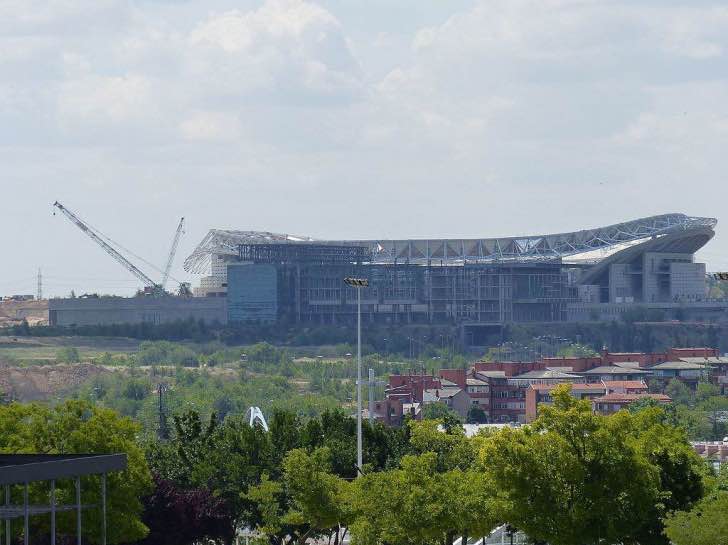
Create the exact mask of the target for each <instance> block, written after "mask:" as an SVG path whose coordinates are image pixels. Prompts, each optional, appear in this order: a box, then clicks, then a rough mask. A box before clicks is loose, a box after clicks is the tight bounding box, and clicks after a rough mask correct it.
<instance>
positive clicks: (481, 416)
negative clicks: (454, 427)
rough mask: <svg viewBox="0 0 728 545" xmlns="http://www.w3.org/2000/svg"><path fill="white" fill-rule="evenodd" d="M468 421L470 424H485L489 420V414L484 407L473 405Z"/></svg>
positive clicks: (469, 411)
mask: <svg viewBox="0 0 728 545" xmlns="http://www.w3.org/2000/svg"><path fill="white" fill-rule="evenodd" d="M466 422H467V423H468V424H485V423H487V422H488V415H486V414H485V411H484V410H483V409H481V408H480V407H478V406H477V405H473V406H472V407H470V409H469V410H468V418H467V419H466Z"/></svg>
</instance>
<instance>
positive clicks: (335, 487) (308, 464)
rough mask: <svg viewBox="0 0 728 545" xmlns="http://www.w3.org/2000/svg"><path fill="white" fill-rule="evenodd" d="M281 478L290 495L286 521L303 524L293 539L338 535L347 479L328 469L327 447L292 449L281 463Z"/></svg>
mask: <svg viewBox="0 0 728 545" xmlns="http://www.w3.org/2000/svg"><path fill="white" fill-rule="evenodd" d="M283 467H284V482H285V484H286V489H287V492H288V494H289V496H290V498H291V508H290V511H289V512H288V514H287V515H286V517H285V518H286V520H287V522H288V523H289V524H295V525H297V526H300V527H302V531H301V534H300V535H299V537H298V539H297V540H296V541H295V543H299V544H303V543H306V542H307V540H308V539H309V538H314V537H316V536H318V535H322V534H323V535H327V536H330V535H332V534H333V533H336V536H337V541H338V535H339V534H340V532H341V529H342V527H344V526H346V523H347V521H346V516H347V510H346V505H345V502H344V501H343V499H342V498H343V495H344V489H345V487H346V486H348V483H347V482H346V481H344V480H343V479H341V478H340V477H337V476H336V475H333V474H332V473H331V452H330V451H329V449H328V448H326V447H324V448H320V449H316V450H314V451H313V452H312V453H311V454H309V453H307V452H306V451H304V450H302V449H295V450H292V451H290V452H289V453H288V454H287V455H286V459H285V460H284V463H283Z"/></svg>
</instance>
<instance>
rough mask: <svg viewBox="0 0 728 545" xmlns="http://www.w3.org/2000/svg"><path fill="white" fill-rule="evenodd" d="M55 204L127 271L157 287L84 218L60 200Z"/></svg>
mask: <svg viewBox="0 0 728 545" xmlns="http://www.w3.org/2000/svg"><path fill="white" fill-rule="evenodd" d="M53 206H55V207H56V208H58V210H60V211H61V212H63V215H64V216H66V217H67V218H68V219H69V220H71V221H72V222H73V223H74V224H75V225H76V227H78V228H79V229H81V231H83V232H84V233H86V234H87V235H88V236H89V238H91V240H93V241H94V242H95V243H96V244H98V245H99V246H101V247H102V248H103V249H104V251H106V253H107V254H109V255H110V256H111V257H113V258H114V259H115V260H116V261H117V262H118V263H120V264H121V265H122V266H123V267H124V268H125V269H126V270H127V271H129V272H130V273H132V274H133V275H134V276H136V277H137V278H138V279H139V280H141V281H142V282H144V284H145V285H146V286H148V287H150V288H155V287H156V286H157V284H156V282H154V280H152V279H151V278H149V277H148V276H147V275H146V274H144V273H143V272H142V271H140V270H139V269H138V268H137V267H136V266H135V265H134V264H133V263H131V262H130V261H129V260H128V259H127V258H125V257H124V256H123V255H121V254H120V253H119V252H118V251H116V249H114V247H113V246H111V245H110V244H108V243H107V242H106V241H105V240H104V239H103V238H101V237H100V236H99V235H98V234H96V231H94V229H93V228H91V227H90V226H89V225H86V224H85V223H84V222H83V220H81V219H80V218H79V217H78V216H76V214H74V213H73V212H71V211H70V210H69V209H68V208H66V207H65V206H63V205H62V204H61V203H59V202H58V201H56V202H54V203H53Z"/></svg>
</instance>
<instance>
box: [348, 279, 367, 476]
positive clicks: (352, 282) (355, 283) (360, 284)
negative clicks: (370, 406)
mask: <svg viewBox="0 0 728 545" xmlns="http://www.w3.org/2000/svg"><path fill="white" fill-rule="evenodd" d="M344 283H345V284H346V285H347V286H351V287H353V288H356V469H357V477H359V476H361V475H362V474H363V473H362V465H363V453H362V438H361V411H362V407H361V404H362V403H361V382H362V381H361V289H362V288H368V287H369V280H368V279H366V278H351V277H347V278H344Z"/></svg>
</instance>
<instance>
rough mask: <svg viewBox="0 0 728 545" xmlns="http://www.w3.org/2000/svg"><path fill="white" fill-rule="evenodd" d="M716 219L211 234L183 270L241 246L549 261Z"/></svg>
mask: <svg viewBox="0 0 728 545" xmlns="http://www.w3.org/2000/svg"><path fill="white" fill-rule="evenodd" d="M716 223H717V220H716V219H714V218H704V217H694V216H687V215H685V214H663V215H659V216H651V217H647V218H641V219H637V220H633V221H628V222H623V223H617V224H614V225H609V226H606V227H599V228H595V229H585V230H581V231H574V232H570V233H557V234H552V235H536V236H524V237H505V238H478V239H429V240H425V239H410V240H350V241H317V240H314V239H311V238H309V237H298V236H292V235H285V234H276V233H269V232H260V231H224V230H211V231H210V232H209V233H208V234H207V236H206V237H205V238H204V239H203V240H202V242H201V243H200V244H199V245H198V246H197V248H196V249H195V251H194V252H193V253H192V254H191V255H190V256H189V257H188V258H187V259H186V260H185V270H186V271H188V272H192V273H204V272H205V271H206V270H207V269H208V267H209V265H210V263H211V259H212V256H213V255H232V256H236V255H237V254H238V251H239V246H240V245H254V244H311V243H315V244H316V245H334V246H358V247H365V248H367V249H368V250H369V251H370V252H371V254H372V262H374V263H396V262H408V263H423V264H432V263H433V262H442V263H443V264H457V263H465V262H482V263H487V262H500V261H548V260H558V259H561V258H564V257H568V256H576V255H579V254H584V253H587V252H592V251H594V250H604V251H616V250H618V249H619V247H620V246H622V245H624V244H629V243H636V242H639V241H644V240H647V239H650V238H656V237H661V236H664V235H668V234H671V233H675V232H679V231H687V230H691V229H697V228H710V229H712V228H713V227H715V225H716Z"/></svg>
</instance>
